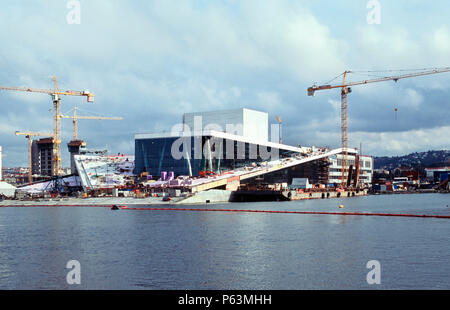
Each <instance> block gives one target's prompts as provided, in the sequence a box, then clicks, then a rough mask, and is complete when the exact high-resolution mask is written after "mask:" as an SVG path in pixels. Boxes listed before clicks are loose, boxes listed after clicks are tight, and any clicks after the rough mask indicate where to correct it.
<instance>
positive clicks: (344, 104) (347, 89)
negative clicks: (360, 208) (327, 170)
mask: <svg viewBox="0 0 450 310" xmlns="http://www.w3.org/2000/svg"><path fill="white" fill-rule="evenodd" d="M445 72H450V67H444V68H435V69H428V70H427V69H423V70H420V71H419V72H414V73H409V74H401V75H394V76H386V77H379V78H375V79H368V80H363V81H357V82H347V76H348V74H349V73H352V71H345V72H344V73H343V74H342V83H341V84H337V85H329V84H327V85H321V86H317V85H313V86H312V87H309V88H308V89H307V92H308V96H314V95H315V92H316V91H319V90H327V89H335V88H340V89H341V148H342V167H341V187H345V186H346V180H345V170H346V167H347V164H348V94H349V93H351V91H352V89H351V87H352V86H357V85H366V84H370V83H377V82H384V81H394V82H397V81H398V80H400V79H406V78H412V77H418V76H425V75H432V74H437V73H445Z"/></svg>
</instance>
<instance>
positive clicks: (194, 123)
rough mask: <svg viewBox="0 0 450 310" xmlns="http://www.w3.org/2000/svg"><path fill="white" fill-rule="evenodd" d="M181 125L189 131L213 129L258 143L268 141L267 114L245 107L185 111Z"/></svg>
mask: <svg viewBox="0 0 450 310" xmlns="http://www.w3.org/2000/svg"><path fill="white" fill-rule="evenodd" d="M183 125H184V126H185V127H184V128H185V130H186V128H187V129H189V130H190V131H191V132H194V131H202V130H214V131H222V132H226V133H230V134H234V135H238V136H244V137H246V138H247V139H249V140H252V141H256V142H260V143H264V142H267V141H269V133H268V128H269V117H268V114H267V113H266V112H260V111H255V110H250V109H246V108H242V109H232V110H223V111H210V112H195V113H185V114H183ZM277 137H278V136H277Z"/></svg>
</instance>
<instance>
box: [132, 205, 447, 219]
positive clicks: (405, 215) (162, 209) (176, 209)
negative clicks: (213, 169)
mask: <svg viewBox="0 0 450 310" xmlns="http://www.w3.org/2000/svg"><path fill="white" fill-rule="evenodd" d="M126 210H138V211H141V210H143V211H145V210H146V211H200V212H201V211H204V212H246V213H280V214H312V215H319V214H320V215H359V216H398V217H422V218H442V219H450V215H428V214H395V213H361V212H314V211H274V210H237V209H193V208H130V207H128V208H126Z"/></svg>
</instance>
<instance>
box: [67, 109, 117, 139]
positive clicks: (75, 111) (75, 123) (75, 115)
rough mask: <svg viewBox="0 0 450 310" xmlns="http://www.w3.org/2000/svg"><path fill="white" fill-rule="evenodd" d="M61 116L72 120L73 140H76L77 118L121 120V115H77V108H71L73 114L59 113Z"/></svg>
mask: <svg viewBox="0 0 450 310" xmlns="http://www.w3.org/2000/svg"><path fill="white" fill-rule="evenodd" d="M60 117H61V118H71V119H72V120H73V140H74V141H76V140H78V120H79V119H98V120H116V121H120V120H123V118H122V117H106V116H79V115H78V114H77V108H76V107H75V108H74V109H73V115H62V114H61V115H60Z"/></svg>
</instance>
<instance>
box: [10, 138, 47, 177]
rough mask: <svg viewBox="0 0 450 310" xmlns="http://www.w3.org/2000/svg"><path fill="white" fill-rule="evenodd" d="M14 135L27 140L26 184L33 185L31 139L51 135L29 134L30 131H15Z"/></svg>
mask: <svg viewBox="0 0 450 310" xmlns="http://www.w3.org/2000/svg"><path fill="white" fill-rule="evenodd" d="M15 133H16V136H20V135H22V136H25V138H27V139H28V183H30V184H33V173H32V169H33V165H32V159H31V146H32V144H33V139H32V137H36V136H40V137H42V136H44V137H49V136H50V137H53V134H51V133H42V132H31V131H27V132H20V131H16V132H15Z"/></svg>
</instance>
